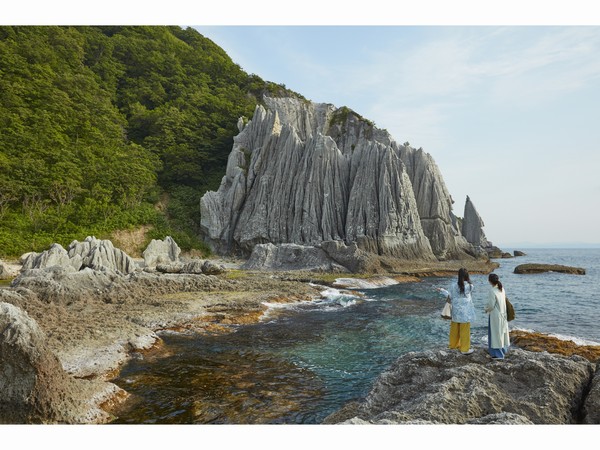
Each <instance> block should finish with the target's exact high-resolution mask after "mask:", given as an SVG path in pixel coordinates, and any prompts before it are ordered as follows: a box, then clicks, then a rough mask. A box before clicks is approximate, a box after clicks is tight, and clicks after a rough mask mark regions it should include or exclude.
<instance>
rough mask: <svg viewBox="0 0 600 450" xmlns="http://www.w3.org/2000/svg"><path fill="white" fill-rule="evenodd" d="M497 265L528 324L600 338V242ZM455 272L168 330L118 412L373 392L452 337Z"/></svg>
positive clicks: (186, 414) (478, 282)
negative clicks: (399, 366) (447, 309)
mask: <svg viewBox="0 0 600 450" xmlns="http://www.w3.org/2000/svg"><path fill="white" fill-rule="evenodd" d="M525 251H526V252H527V254H528V255H527V256H525V257H519V258H514V259H503V260H499V262H500V263H501V267H500V268H499V269H497V270H496V273H498V274H499V276H500V279H501V280H502V282H503V284H504V286H505V288H506V291H507V294H508V296H509V298H510V299H511V302H512V303H513V305H514V306H515V310H516V319H515V320H514V321H513V322H511V328H523V329H529V330H536V331H541V332H545V333H552V334H558V335H562V336H573V337H577V338H578V339H580V340H582V341H595V342H600V330H599V327H598V326H597V323H596V320H595V315H594V314H593V313H594V311H595V310H596V309H597V308H598V306H599V305H600V299H598V297H597V296H596V289H597V287H598V286H599V285H600V283H599V281H600V249H599V250H525ZM527 262H539V263H553V264H565V265H574V266H578V267H584V268H586V270H587V274H586V275H585V276H576V275H566V274H556V273H548V274H540V275H516V274H513V273H512V272H513V269H514V267H515V266H516V265H518V264H524V263H527ZM472 281H473V282H474V284H475V291H474V294H473V299H474V302H475V307H476V311H477V318H476V321H475V322H474V323H473V324H472V333H471V334H472V343H473V346H486V345H487V344H486V341H485V337H486V335H487V328H486V326H487V316H486V315H485V314H484V313H483V306H482V305H483V301H484V298H485V293H486V292H487V289H488V286H489V285H488V283H487V276H483V275H474V276H472ZM453 282H454V278H428V279H425V280H424V281H422V282H420V283H410V284H401V285H395V286H388V287H383V288H378V289H370V290H364V291H363V292H364V293H365V294H366V296H367V297H366V298H364V299H356V298H351V297H345V296H335V295H333V296H331V297H330V298H328V299H327V300H323V301H318V302H312V303H303V304H296V305H293V306H288V307H278V308H272V309H271V310H269V313H268V314H267V316H266V317H265V319H264V320H263V321H262V322H261V323H258V324H254V325H245V326H240V327H239V328H237V330H236V331H235V332H234V333H231V334H227V335H219V336H205V335H204V336H202V335H199V336H185V335H177V334H169V335H164V336H162V337H163V340H164V341H165V347H164V349H163V350H162V351H161V352H160V353H159V354H155V355H148V356H146V357H145V358H143V359H139V360H134V361H132V362H131V363H129V364H128V365H127V366H126V367H125V368H124V369H123V371H122V372H121V374H120V376H119V378H118V379H116V380H115V382H116V383H117V384H118V385H120V386H122V387H123V388H124V389H126V390H127V391H128V392H130V393H132V394H134V395H133V397H132V399H131V400H130V401H128V402H127V403H126V404H125V405H124V408H123V409H122V410H121V411H118V412H117V414H118V419H117V420H116V421H115V422H116V423H319V422H321V421H322V420H323V419H324V418H325V417H326V416H327V415H329V414H330V413H332V412H334V411H336V410H338V409H339V408H340V407H341V406H343V405H344V404H345V403H346V402H347V401H349V400H352V399H355V398H360V397H363V396H364V395H365V394H366V393H367V392H368V391H369V389H370V387H371V385H372V383H373V381H374V379H375V378H376V377H377V376H378V375H379V374H380V373H381V372H382V371H384V370H385V369H386V368H387V367H388V366H389V365H390V364H391V363H392V362H393V361H394V360H395V359H396V358H398V356H400V355H402V354H404V353H407V352H410V351H420V350H426V349H436V348H445V347H446V345H447V336H448V325H449V323H448V322H447V321H445V320H443V319H441V318H440V316H439V312H440V311H441V308H442V306H443V302H444V300H443V298H441V297H440V295H439V294H438V293H437V292H436V291H435V288H436V287H446V288H447V286H448V285H449V284H450V283H453Z"/></svg>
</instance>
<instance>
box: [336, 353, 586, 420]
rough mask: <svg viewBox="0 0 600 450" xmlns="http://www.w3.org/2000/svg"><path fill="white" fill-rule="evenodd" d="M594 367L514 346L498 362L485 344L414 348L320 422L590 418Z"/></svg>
mask: <svg viewBox="0 0 600 450" xmlns="http://www.w3.org/2000/svg"><path fill="white" fill-rule="evenodd" d="M593 374H594V365H593V364H592V363H590V362H589V361H587V360H586V359H584V358H581V357H579V356H572V357H570V358H566V357H563V356H556V355H551V354H548V353H534V352H528V351H525V350H521V349H511V351H510V353H509V355H508V357H507V358H506V359H504V360H503V361H502V362H496V361H493V360H491V359H490V358H489V356H487V352H486V351H485V350H484V349H479V350H476V351H475V353H473V354H471V355H469V357H465V356H464V355H461V354H460V353H459V352H452V351H445V350H444V351H426V352H417V353H415V352H412V353H408V354H406V355H403V356H401V357H400V358H399V359H398V360H397V361H396V362H395V363H394V364H393V365H392V366H391V367H390V368H389V369H388V370H387V371H386V372H384V373H383V374H381V375H380V376H379V378H378V379H377V380H376V382H375V383H374V386H373V388H372V389H371V391H370V392H369V394H368V395H367V397H366V398H365V399H364V400H363V401H360V402H352V403H349V404H348V405H346V406H345V407H343V408H342V409H341V410H339V411H338V412H336V413H334V414H332V415H331V416H329V417H328V418H326V419H325V423H378V424H383V423H392V424H393V423H444V424H463V423H473V424H474V423H534V424H570V423H581V422H586V420H588V419H589V420H590V421H591V422H593V421H594V420H597V415H596V416H591V415H589V414H588V416H586V417H587V418H586V417H584V414H585V411H586V407H587V405H590V406H592V405H591V404H590V403H589V402H588V403H586V402H585V396H586V394H587V390H588V386H589V384H590V382H591V380H592V377H593ZM584 405H586V406H585V407H584ZM594 417H595V418H594ZM593 423H597V422H593Z"/></svg>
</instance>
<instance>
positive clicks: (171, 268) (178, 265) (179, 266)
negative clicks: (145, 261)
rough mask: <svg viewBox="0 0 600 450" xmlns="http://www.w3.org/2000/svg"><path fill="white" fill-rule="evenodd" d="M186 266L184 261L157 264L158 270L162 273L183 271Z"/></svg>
mask: <svg viewBox="0 0 600 450" xmlns="http://www.w3.org/2000/svg"><path fill="white" fill-rule="evenodd" d="M184 267H185V264H183V263H182V262H174V263H170V264H169V263H167V264H157V265H156V271H157V272H161V273H181V272H182V271H183V269H184Z"/></svg>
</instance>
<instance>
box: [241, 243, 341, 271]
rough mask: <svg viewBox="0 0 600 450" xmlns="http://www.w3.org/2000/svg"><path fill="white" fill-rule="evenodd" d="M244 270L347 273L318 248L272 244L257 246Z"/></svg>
mask: <svg viewBox="0 0 600 450" xmlns="http://www.w3.org/2000/svg"><path fill="white" fill-rule="evenodd" d="M244 269H249V270H254V269H259V270H265V269H266V270H313V271H325V272H330V271H333V270H337V271H342V272H346V271H347V269H346V268H344V267H341V266H340V265H339V264H336V263H335V262H334V261H333V260H332V259H331V258H330V257H329V256H328V255H327V253H325V252H324V251H323V250H322V249H320V248H318V247H313V246H307V245H298V244H280V245H274V244H270V243H269V244H259V245H256V246H255V247H254V251H253V252H252V255H251V256H250V258H249V259H248V261H247V262H246V264H244Z"/></svg>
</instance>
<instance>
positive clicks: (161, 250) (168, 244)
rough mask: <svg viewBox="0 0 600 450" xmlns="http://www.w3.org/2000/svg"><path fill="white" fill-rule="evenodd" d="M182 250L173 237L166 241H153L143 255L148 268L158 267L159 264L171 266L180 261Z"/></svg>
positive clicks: (168, 237)
mask: <svg viewBox="0 0 600 450" xmlns="http://www.w3.org/2000/svg"><path fill="white" fill-rule="evenodd" d="M180 254H181V249H180V248H179V246H178V245H177V243H176V242H175V240H174V239H173V238H172V237H171V236H167V237H166V238H165V240H164V241H161V240H160V239H152V241H151V242H150V243H149V244H148V246H147V247H146V250H144V252H143V253H142V256H143V257H144V263H145V265H146V267H151V268H152V267H156V266H157V265H158V264H170V263H174V262H178V261H179V255H180Z"/></svg>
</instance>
